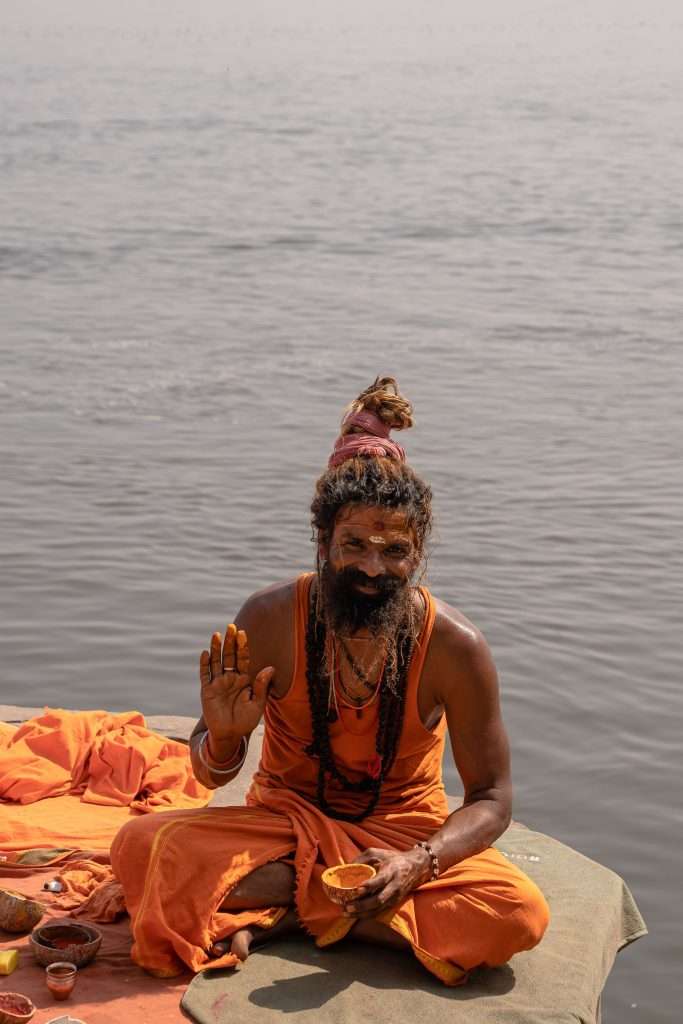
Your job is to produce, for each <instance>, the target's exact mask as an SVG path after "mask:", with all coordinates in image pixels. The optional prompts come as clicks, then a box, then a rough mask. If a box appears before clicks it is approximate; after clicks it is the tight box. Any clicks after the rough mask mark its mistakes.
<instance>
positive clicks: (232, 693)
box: [199, 622, 275, 742]
mask: <svg viewBox="0 0 683 1024" xmlns="http://www.w3.org/2000/svg"><path fill="white" fill-rule="evenodd" d="M274 673H275V669H274V668H273V667H272V666H269V667H268V668H263V669H261V671H260V672H259V673H258V675H257V676H256V678H255V679H254V680H253V681H252V680H250V679H249V645H248V643H247V634H246V633H245V632H244V630H242V629H240V630H238V629H237V626H235V624H234V623H232V622H231V623H230V625H229V626H228V628H227V629H226V631H225V640H223V639H222V637H221V634H220V633H214V634H213V636H212V637H211V650H210V651H202V653H201V656H200V658H199V680H200V683H201V699H202V713H203V716H204V722H205V723H206V728H207V729H208V730H209V733H210V735H211V737H212V739H214V740H215V741H217V742H220V741H223V740H238V739H240V738H241V737H242V736H248V735H249V733H251V732H252V731H253V730H254V729H255V728H256V726H257V725H258V723H259V722H260V720H261V716H262V715H263V709H264V708H265V706H266V697H267V694H268V686H269V684H270V681H271V680H272V678H273V675H274Z"/></svg>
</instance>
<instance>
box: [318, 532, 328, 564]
mask: <svg viewBox="0 0 683 1024" xmlns="http://www.w3.org/2000/svg"><path fill="white" fill-rule="evenodd" d="M329 556H330V545H329V543H328V542H327V540H326V539H325V538H324V537H322V536H321V537H319V538H318V561H319V562H320V564H321V565H323V563H324V562H326V561H327V559H328V558H329Z"/></svg>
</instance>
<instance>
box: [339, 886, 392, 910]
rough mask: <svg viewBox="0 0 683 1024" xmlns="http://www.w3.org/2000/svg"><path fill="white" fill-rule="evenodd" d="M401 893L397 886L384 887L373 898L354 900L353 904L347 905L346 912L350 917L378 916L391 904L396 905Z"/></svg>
mask: <svg viewBox="0 0 683 1024" xmlns="http://www.w3.org/2000/svg"><path fill="white" fill-rule="evenodd" d="M400 896H401V893H400V890H399V888H398V886H397V885H396V884H395V883H393V884H391V885H386V886H384V887H383V888H382V890H381V891H380V892H378V893H376V894H375V895H374V896H369V897H368V898H367V899H356V900H354V901H353V903H347V905H346V910H347V912H348V913H349V914H350V915H351V916H352V917H368V916H369V915H370V914H379V913H380V912H381V911H382V910H386V908H387V907H390V906H391V905H392V904H394V903H397V902H398V900H399V899H400Z"/></svg>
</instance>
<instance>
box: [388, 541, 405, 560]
mask: <svg viewBox="0 0 683 1024" xmlns="http://www.w3.org/2000/svg"><path fill="white" fill-rule="evenodd" d="M386 551H387V554H388V555H397V556H398V557H399V558H403V557H404V556H405V555H407V554H408V551H407V549H406V548H399V547H397V546H396V545H395V544H392V545H391V547H388V548H387V549H386Z"/></svg>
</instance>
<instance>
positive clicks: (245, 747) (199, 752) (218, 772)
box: [197, 729, 249, 775]
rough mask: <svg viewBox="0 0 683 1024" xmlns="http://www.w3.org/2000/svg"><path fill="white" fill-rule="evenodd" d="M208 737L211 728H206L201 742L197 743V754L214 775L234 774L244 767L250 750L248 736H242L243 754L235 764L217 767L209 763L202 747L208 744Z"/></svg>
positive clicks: (241, 746)
mask: <svg viewBox="0 0 683 1024" xmlns="http://www.w3.org/2000/svg"><path fill="white" fill-rule="evenodd" d="M208 738H209V730H208V729H205V730H204V732H203V733H202V738H201V739H200V741H199V743H198V744H197V755H198V757H199V760H200V761H201V762H202V764H203V765H204V767H205V768H206V770H207V771H209V772H211V773H212V774H213V775H232V774H233V773H234V772H237V771H239V770H240V768H241V767H242V765H243V764H244V762H245V761H246V759H247V751H248V750H249V741H248V740H247V737H246V736H242V737H241V739H240V748H241V751H242V753H241V756H240V758H239V760H238V761H236V762H235V763H234V764H232V765H230V767H228V768H216V767H214V766H213V765H210V764H209V762H208V761H207V759H206V757H205V756H204V751H203V749H202V748H203V747H204V745H205V744H206V742H207V740H208ZM207 754H208V749H207ZM209 756H210V755H209Z"/></svg>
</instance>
